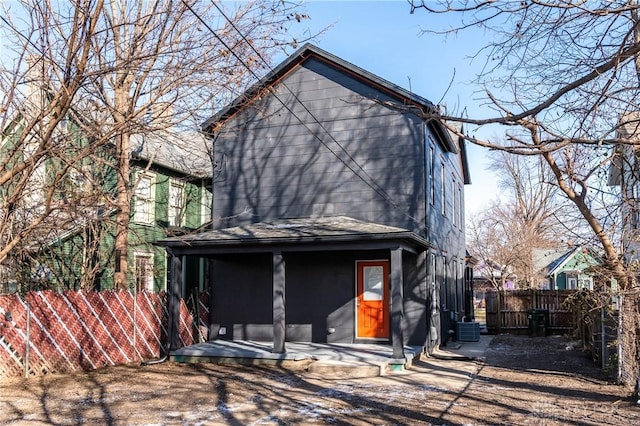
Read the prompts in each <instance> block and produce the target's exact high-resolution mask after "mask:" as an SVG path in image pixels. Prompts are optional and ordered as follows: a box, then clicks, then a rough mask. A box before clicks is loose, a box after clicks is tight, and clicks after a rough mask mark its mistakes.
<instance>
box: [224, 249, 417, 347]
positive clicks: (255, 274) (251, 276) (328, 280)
mask: <svg viewBox="0 0 640 426" xmlns="http://www.w3.org/2000/svg"><path fill="white" fill-rule="evenodd" d="M404 256H405V257H404V260H403V274H404V276H403V279H404V289H403V291H404V294H405V304H404V310H405V312H404V320H403V332H404V340H405V342H404V343H410V344H415V345H422V344H424V341H425V339H426V327H427V322H426V318H425V315H426V313H425V310H424V305H425V299H426V294H425V292H426V287H425V284H424V281H420V279H419V278H420V276H421V274H422V273H423V272H420V271H416V264H417V262H418V257H416V256H415V255H411V254H407V253H405V255H404ZM381 259H384V260H389V252H388V251H359V252H312V253H285V254H284V260H285V277H286V290H285V300H286V327H287V328H286V337H285V338H286V340H287V341H313V342H329V343H353V342H354V341H355V340H356V339H355V309H356V308H355V295H356V289H355V274H356V261H357V260H381ZM270 262H271V257H270V255H267V254H264V255H263V254H258V255H237V256H224V257H221V258H218V259H216V260H215V261H214V271H215V277H216V281H217V282H218V283H220V284H219V285H216V284H215V283H214V285H213V289H212V291H213V300H214V304H213V308H212V314H213V327H212V332H213V336H214V337H217V338H222V339H236V340H243V339H247V340H267V341H268V340H272V339H273V320H272V312H273V309H272V304H271V300H272V297H271V295H272V293H271V292H272V285H271V277H272V275H271V263H270ZM420 265H422V264H420ZM422 266H424V265H422ZM422 271H424V269H422ZM221 327H224V329H225V334H222V335H221V334H219V330H220V328H221Z"/></svg>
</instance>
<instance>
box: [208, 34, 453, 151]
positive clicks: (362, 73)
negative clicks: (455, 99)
mask: <svg viewBox="0 0 640 426" xmlns="http://www.w3.org/2000/svg"><path fill="white" fill-rule="evenodd" d="M310 58H314V59H317V60H319V61H321V62H324V63H327V64H329V65H331V66H333V67H335V68H338V69H340V70H341V71H342V72H344V73H346V74H349V75H350V76H351V77H353V78H355V79H357V80H359V81H360V82H362V83H364V84H366V85H369V86H372V87H375V88H376V89H378V90H380V91H381V92H384V93H385V94H386V95H387V96H390V97H391V98H393V99H395V100H397V101H398V102H400V103H401V104H402V105H404V106H407V107H410V108H415V109H417V110H418V111H419V112H420V113H433V112H436V111H437V109H438V108H437V106H436V105H434V104H433V103H432V102H430V101H429V100H427V99H425V98H423V97H421V96H419V95H416V94H415V93H413V92H410V91H408V90H406V89H403V88H402V87H400V86H398V85H396V84H393V83H391V82H389V81H387V80H385V79H383V78H381V77H379V76H377V75H375V74H373V73H370V72H369V71H366V70H364V69H362V68H360V67H358V66H356V65H353V64H352V63H350V62H347V61H345V60H343V59H341V58H339V57H337V56H335V55H332V54H331V53H329V52H327V51H325V50H322V49H320V48H319V47H317V46H314V45H312V44H309V43H307V44H305V45H304V46H302V47H301V48H300V49H298V50H297V51H296V52H294V53H293V54H292V55H291V56H289V57H288V58H287V59H285V60H284V61H283V62H282V63H280V65H278V66H276V67H275V68H274V69H273V70H272V71H271V72H270V73H268V74H267V75H266V76H265V77H264V78H262V79H261V80H260V81H258V82H257V83H256V84H254V85H253V86H251V87H250V88H249V89H248V90H247V91H245V92H244V93H243V94H242V95H240V96H238V97H237V98H236V99H235V100H234V101H233V102H231V103H230V104H229V105H227V106H226V107H224V108H223V109H221V110H220V111H218V112H217V113H216V114H215V115H214V116H212V117H211V118H209V119H208V120H206V121H205V122H204V123H203V124H202V130H203V131H204V132H205V133H213V131H214V127H215V126H216V125H217V124H221V123H224V122H225V121H226V120H228V119H229V118H231V117H232V116H233V115H235V114H236V113H237V112H238V111H240V110H242V109H243V108H244V107H246V106H247V105H249V104H250V103H251V102H252V101H253V100H254V99H256V98H257V97H259V96H260V95H262V94H263V93H264V90H265V88H269V87H272V86H274V85H275V84H277V83H278V82H279V81H281V80H282V79H283V78H284V77H285V76H286V75H288V74H289V73H290V72H292V71H293V70H295V69H296V68H297V67H300V66H301V65H302V64H303V63H304V62H305V61H307V60H309V59H310ZM429 125H430V126H431V127H432V129H433V130H434V132H435V133H436V135H437V136H438V139H439V141H440V143H441V144H442V146H443V148H444V149H445V150H446V151H448V152H453V153H457V152H458V148H457V147H456V144H455V143H454V142H453V141H452V139H451V136H450V134H449V131H448V130H447V128H446V127H445V126H444V125H443V124H442V123H441V122H440V121H438V120H437V119H432V120H429Z"/></svg>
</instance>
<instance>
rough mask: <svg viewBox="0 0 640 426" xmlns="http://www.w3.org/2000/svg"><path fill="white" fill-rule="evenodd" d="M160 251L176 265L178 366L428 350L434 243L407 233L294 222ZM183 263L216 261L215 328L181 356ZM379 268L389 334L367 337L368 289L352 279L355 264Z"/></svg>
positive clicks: (355, 224) (344, 220) (190, 239)
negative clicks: (226, 359)
mask: <svg viewBox="0 0 640 426" xmlns="http://www.w3.org/2000/svg"><path fill="white" fill-rule="evenodd" d="M159 244H160V245H163V246H166V247H167V250H168V252H169V253H170V255H171V259H172V260H171V262H172V265H171V271H172V273H171V281H170V288H169V339H170V343H171V355H172V356H173V357H177V358H176V359H179V358H180V357H187V358H188V357H193V356H205V357H206V353H208V352H211V353H219V354H222V355H224V354H225V353H228V354H245V355H250V356H249V358H252V359H256V358H262V359H272V360H275V361H277V360H284V359H289V358H293V359H295V358H296V357H301V356H302V357H305V356H309V355H308V352H309V350H310V349H314V353H315V355H313V356H316V357H317V356H323V354H327V355H328V354H332V356H334V357H335V356H338V357H340V356H342V357H344V356H346V354H348V353H349V352H353V353H354V356H355V357H365V358H366V356H365V355H366V354H369V356H370V357H373V356H375V357H378V358H384V359H387V360H389V359H393V360H406V359H407V357H412V356H414V355H415V354H416V353H419V350H418V351H417V352H416V351H415V350H414V349H412V348H422V347H423V345H424V344H425V342H426V339H427V330H428V325H427V321H428V319H427V306H429V305H428V303H427V302H428V301H427V294H428V293H427V269H426V268H427V264H426V250H427V249H428V247H429V243H428V242H427V241H426V240H425V239H423V238H422V237H420V236H419V235H417V234H415V233H413V232H410V231H408V230H406V229H401V228H395V227H389V226H385V225H380V224H373V223H368V222H362V221H359V220H355V219H352V218H348V217H333V218H318V219H292V220H286V221H277V222H270V223H264V222H263V223H254V224H249V225H246V226H239V227H234V228H226V229H220V230H215V231H208V232H205V233H201V234H195V235H190V236H185V237H175V238H169V239H166V240H162V241H160V242H159ZM185 256H196V257H202V258H207V259H210V260H212V262H211V264H212V267H211V271H210V278H209V279H210V282H208V283H207V286H208V289H209V290H210V295H211V301H210V302H211V303H210V305H211V321H210V327H209V341H208V342H205V343H201V344H199V345H194V346H190V347H187V348H178V338H177V332H176V330H177V329H178V324H177V320H178V318H179V315H178V310H179V302H180V297H181V288H182V287H183V283H182V277H183V276H184V275H183V273H182V270H183V264H184V262H183V261H184V258H185ZM374 261H376V262H385V264H388V270H387V269H385V277H384V280H383V281H382V283H383V286H382V287H384V288H383V289H381V290H380V291H381V293H380V294H382V290H384V294H385V296H384V298H382V299H381V300H382V305H384V306H383V307H384V308H385V309H388V311H385V312H386V313H385V314H384V315H383V318H384V319H383V321H384V322H385V325H386V326H387V330H388V331H387V333H388V334H387V335H380V336H377V337H375V338H368V337H366V336H365V337H364V338H363V336H362V335H360V334H359V333H360V332H359V331H358V330H359V329H358V326H359V325H358V323H359V322H362V320H361V319H360V320H359V318H360V317H359V311H358V310H359V307H360V305H361V304H362V303H361V302H362V300H363V299H362V297H361V293H362V290H358V288H359V287H357V285H356V284H357V283H356V281H358V280H357V278H356V277H355V275H356V274H355V271H356V270H357V266H356V265H357V264H358V262H365V263H366V262H374ZM381 270H382V269H381ZM387 287H388V295H387ZM267 316H268V318H267ZM247 342H250V343H247ZM368 344H371V345H373V346H366V345H368ZM358 345H365V346H358ZM252 351H253V352H252ZM240 358H242V357H240Z"/></svg>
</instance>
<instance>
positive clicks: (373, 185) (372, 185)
mask: <svg viewBox="0 0 640 426" xmlns="http://www.w3.org/2000/svg"><path fill="white" fill-rule="evenodd" d="M182 2H183V4H184V5H185V6H186V7H187V8H188V9H189V10H190V11H191V13H193V15H194V16H195V17H196V19H198V20H199V21H200V22H201V23H202V24H203V25H204V26H205V27H206V28H207V30H208V31H209V32H210V33H211V34H212V35H213V36H214V37H215V38H216V39H217V40H218V41H219V42H220V43H222V45H223V46H224V47H225V49H227V50H228V51H229V52H230V53H231V54H232V55H233V56H234V57H235V58H236V59H237V60H238V61H239V62H240V63H241V64H242V65H243V66H244V67H245V68H246V69H247V70H248V71H249V72H250V73H251V75H252V76H253V77H254V78H256V80H258V81H259V80H260V76H258V75H257V74H256V72H255V71H254V70H253V69H252V68H251V67H250V66H249V65H248V64H247V63H246V62H245V61H244V60H243V59H242V58H241V57H240V56H239V55H238V54H236V53H235V52H234V51H233V50H232V49H231V48H230V47H229V45H228V44H227V43H226V42H225V41H224V40H222V38H221V37H220V36H218V34H217V33H216V32H215V31H214V30H213V29H212V28H211V27H210V26H209V24H207V23H206V22H205V21H204V20H203V19H202V18H201V17H200V15H198V13H196V12H195V11H194V10H193V8H192V7H191V6H190V5H189V4H188V3H186V1H185V0H182ZM212 4H213V5H214V6H215V8H216V9H217V10H218V12H220V14H221V15H222V16H223V17H224V18H225V20H226V21H227V22H228V23H229V24H230V25H231V26H232V27H233V29H234V30H235V31H236V32H237V33H238V34H239V35H240V37H241V38H242V39H243V40H244V41H245V43H247V45H249V46H250V47H251V49H252V50H253V51H254V52H255V53H256V55H257V56H258V57H259V58H260V60H262V61H263V62H264V63H265V65H266V66H267V67H268V68H269V70H270V71H272V72H273V68H272V67H271V66H270V64H269V63H268V62H267V61H266V59H265V58H264V57H263V56H262V55H261V54H260V52H258V51H257V49H256V48H255V47H254V46H253V44H252V43H249V42H248V41H247V39H246V37H245V35H244V34H243V33H242V32H241V31H240V30H239V29H238V27H237V26H236V25H235V24H234V23H233V22H232V21H231V19H230V18H229V17H228V16H227V15H226V14H225V13H224V12H223V11H222V10H221V9H220V7H219V6H218V5H217V4H216V2H215V1H214V0H212ZM280 84H281V85H282V86H283V87H284V88H285V89H286V90H287V91H288V92H289V94H290V95H291V96H292V97H293V98H294V100H295V101H297V102H298V103H299V104H300V105H301V106H302V107H303V108H304V110H305V112H307V113H308V114H309V116H310V117H311V118H312V119H313V121H314V122H315V123H316V124H317V125H318V126H319V127H320V128H321V129H322V131H323V132H324V133H325V134H326V135H328V136H329V138H330V139H331V141H332V142H333V143H335V144H336V145H337V146H338V147H339V148H340V150H341V151H342V152H344V153H345V155H346V156H347V157H348V159H349V160H350V161H351V162H352V163H353V164H355V166H357V169H359V170H360V171H361V172H362V173H363V174H364V175H365V176H366V178H368V179H369V181H368V180H367V179H365V178H364V177H363V176H361V175H360V173H359V172H358V170H356V169H355V168H354V166H352V165H351V164H349V162H348V161H345V160H344V159H343V158H341V157H340V155H338V153H337V152H335V151H334V150H333V149H332V148H331V147H330V146H329V145H328V144H327V142H325V141H324V140H323V139H322V138H321V137H320V136H319V135H318V134H317V133H316V132H314V131H313V130H312V129H311V128H310V127H309V126H308V124H306V123H305V122H304V121H303V120H302V118H300V117H299V116H298V115H297V114H296V113H295V112H294V111H293V110H292V109H291V107H290V106H289V105H287V104H286V103H285V102H284V101H283V100H282V99H281V98H280V97H279V96H278V94H277V93H275V90H273V88H269V91H270V93H271V94H272V95H273V96H274V97H275V98H276V100H277V101H278V102H279V103H280V104H281V105H282V106H283V107H284V108H285V109H286V110H287V111H288V112H289V113H290V114H291V115H292V116H293V117H294V118H295V119H296V120H297V121H298V122H299V123H300V124H301V125H302V126H303V127H304V128H305V129H306V130H307V131H308V132H309V134H310V135H311V136H313V137H314V138H315V139H316V140H318V141H319V142H320V143H321V144H322V145H323V146H324V147H325V148H327V150H328V151H329V152H330V153H331V154H332V155H333V156H335V157H336V158H337V159H338V160H339V161H340V162H341V163H342V164H344V165H345V166H346V167H347V168H348V169H349V170H350V171H351V172H352V173H353V174H354V175H355V176H356V177H357V178H359V179H360V180H362V182H364V183H365V184H366V185H367V186H368V187H369V188H371V189H372V190H373V191H374V192H376V193H377V194H378V195H379V196H381V197H382V198H383V199H384V200H386V201H387V202H388V203H389V204H391V206H392V207H394V208H395V209H396V210H398V211H400V212H401V213H403V214H404V215H405V216H407V217H408V218H409V219H411V220H412V221H413V222H414V223H415V224H417V225H422V224H421V223H419V222H418V221H417V220H416V219H415V218H414V217H412V216H411V215H409V214H408V213H406V212H405V211H404V210H403V209H402V208H401V207H400V206H399V205H398V204H397V203H396V202H395V201H394V200H393V199H392V198H391V196H390V195H389V194H388V193H387V192H386V191H385V190H384V189H383V188H382V187H381V186H380V185H378V184H377V183H376V182H375V180H374V179H373V178H372V177H371V176H370V175H369V174H368V173H367V172H366V171H365V170H364V169H363V168H362V166H361V165H360V164H359V163H358V162H357V161H356V160H355V159H354V158H353V156H352V155H351V154H350V153H349V152H348V151H347V150H346V149H345V148H344V147H343V146H342V145H341V144H340V142H338V141H337V140H336V138H335V137H334V136H333V135H332V134H331V132H329V131H328V130H327V129H326V128H325V127H324V126H323V125H322V123H321V122H320V121H319V120H318V119H317V118H316V116H315V115H314V114H313V113H312V112H311V111H310V110H309V109H308V108H307V107H306V105H304V103H303V102H302V101H301V100H300V98H299V97H298V96H297V95H296V94H295V93H294V92H293V91H292V90H291V89H290V88H289V87H288V86H287V85H286V83H284V82H281V83H280Z"/></svg>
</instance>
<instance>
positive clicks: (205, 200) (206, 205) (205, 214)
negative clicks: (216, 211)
mask: <svg viewBox="0 0 640 426" xmlns="http://www.w3.org/2000/svg"><path fill="white" fill-rule="evenodd" d="M201 190H202V197H201V200H202V205H201V209H200V215H201V216H202V217H201V221H200V224H201V225H204V224H206V223H209V222H210V221H211V198H212V194H211V192H210V191H209V190H208V189H207V187H206V186H204V185H203V186H202V189H201Z"/></svg>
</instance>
